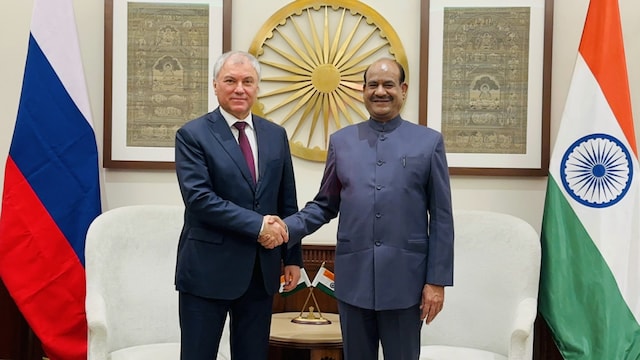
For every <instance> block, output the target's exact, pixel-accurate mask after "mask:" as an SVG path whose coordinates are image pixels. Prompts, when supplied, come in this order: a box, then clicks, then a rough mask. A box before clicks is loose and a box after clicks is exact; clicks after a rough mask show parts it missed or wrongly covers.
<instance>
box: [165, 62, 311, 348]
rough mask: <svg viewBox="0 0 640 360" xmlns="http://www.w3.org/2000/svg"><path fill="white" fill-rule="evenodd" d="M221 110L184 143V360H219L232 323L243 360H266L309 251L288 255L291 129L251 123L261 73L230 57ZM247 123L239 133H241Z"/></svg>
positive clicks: (292, 203) (195, 125)
mask: <svg viewBox="0 0 640 360" xmlns="http://www.w3.org/2000/svg"><path fill="white" fill-rule="evenodd" d="M213 77H214V80H213V86H214V89H215V93H216V96H217V98H218V103H219V105H220V106H219V107H218V108H217V109H216V110H214V111H212V112H210V113H208V114H205V115H203V116H201V117H199V118H197V119H195V120H192V121H190V122H188V123H187V124H185V125H184V126H183V127H182V128H181V129H180V130H178V132H177V134H176V146H175V154H176V173H177V176H178V183H179V185H180V191H181V193H182V198H183V201H184V204H185V213H184V227H183V229H182V233H181V235H180V241H179V244H178V256H177V265H176V278H175V283H176V289H177V290H178V291H179V316H180V328H181V332H182V336H181V355H180V357H181V359H182V360H200V359H202V360H213V359H215V358H216V354H217V351H218V347H219V345H220V338H221V334H222V331H223V326H224V323H225V319H226V317H227V314H229V318H230V321H231V324H230V327H231V356H232V359H234V360H266V359H267V356H268V347H269V329H270V324H271V309H272V304H273V294H274V293H275V292H276V291H277V290H278V288H279V285H280V282H279V279H280V273H281V265H282V264H283V263H284V274H285V277H286V279H288V281H289V284H288V285H286V287H285V291H288V290H291V289H292V288H293V287H294V286H295V285H296V284H297V283H298V279H299V278H300V266H302V252H301V247H300V244H299V243H298V244H296V245H295V246H292V247H289V248H288V249H287V246H286V244H284V246H283V245H282V244H283V243H284V242H286V241H287V239H288V238H287V232H286V230H285V228H284V224H283V223H282V222H281V221H279V219H277V220H272V221H267V220H268V219H270V217H269V216H266V215H267V214H274V215H277V216H280V217H285V216H288V215H291V214H293V213H295V212H296V211H297V210H298V209H297V200H296V188H295V181H294V176H293V166H292V161H291V153H290V150H289V142H288V138H287V134H286V132H285V129H284V128H282V127H281V126H278V125H276V124H274V123H272V122H270V121H267V120H265V119H263V118H260V117H258V116H256V115H252V114H251V107H252V105H253V103H254V102H255V100H256V97H257V92H258V82H259V80H260V65H259V63H258V61H257V60H256V59H255V57H253V56H252V55H251V54H248V53H245V52H231V53H225V54H223V55H222V56H221V57H220V59H218V61H217V62H216V64H215V65H214V70H213ZM236 123H237V124H236Z"/></svg>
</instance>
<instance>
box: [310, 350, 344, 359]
mask: <svg viewBox="0 0 640 360" xmlns="http://www.w3.org/2000/svg"><path fill="white" fill-rule="evenodd" d="M310 355H311V356H310V357H311V360H342V349H311V354H310Z"/></svg>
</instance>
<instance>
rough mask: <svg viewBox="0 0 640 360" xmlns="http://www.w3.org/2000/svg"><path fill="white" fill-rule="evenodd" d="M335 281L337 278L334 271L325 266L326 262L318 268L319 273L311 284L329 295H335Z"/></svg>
mask: <svg viewBox="0 0 640 360" xmlns="http://www.w3.org/2000/svg"><path fill="white" fill-rule="evenodd" d="M334 281H335V280H334V275H333V273H332V272H331V271H329V269H327V268H325V267H324V264H322V266H320V269H319V270H318V273H317V274H316V277H314V278H313V282H312V283H311V286H313V287H315V288H317V289H319V290H320V291H322V292H323V293H325V294H327V295H329V296H332V297H335V295H334V293H333V292H334V290H335V282H334Z"/></svg>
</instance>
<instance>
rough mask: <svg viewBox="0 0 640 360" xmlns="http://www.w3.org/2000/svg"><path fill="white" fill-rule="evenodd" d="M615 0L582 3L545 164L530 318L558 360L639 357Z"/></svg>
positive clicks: (636, 184) (638, 255)
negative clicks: (539, 320) (546, 333)
mask: <svg viewBox="0 0 640 360" xmlns="http://www.w3.org/2000/svg"><path fill="white" fill-rule="evenodd" d="M622 40H623V39H622V29H621V24H620V15H619V8H618V3H617V0H591V3H590V5H589V10H588V13H587V18H586V21H585V26H584V30H583V34H582V40H581V42H580V48H579V53H578V57H577V60H576V65H575V69H574V73H573V78H572V81H571V86H570V89H569V94H568V97H567V101H566V104H565V109H564V113H563V116H562V119H561V123H560V128H559V131H558V137H557V140H556V143H555V147H554V150H553V153H552V157H551V162H550V165H549V179H548V184H547V194H546V200H545V208H544V217H543V221H542V234H541V242H542V264H541V265H542V267H541V278H540V294H539V311H540V313H541V314H542V315H543V317H544V319H545V320H546V322H547V324H548V325H549V328H550V329H551V332H552V334H553V336H554V339H555V342H556V344H557V345H558V349H559V350H560V352H561V353H562V356H563V357H564V358H565V359H567V360H568V359H581V360H609V359H611V360H624V359H639V358H640V325H639V324H638V319H640V181H639V180H640V172H639V166H638V153H637V147H636V140H635V139H636V138H635V133H634V125H633V118H632V115H631V100H630V95H629V86H628V79H627V70H626V63H625V55H624V46H623V41H622Z"/></svg>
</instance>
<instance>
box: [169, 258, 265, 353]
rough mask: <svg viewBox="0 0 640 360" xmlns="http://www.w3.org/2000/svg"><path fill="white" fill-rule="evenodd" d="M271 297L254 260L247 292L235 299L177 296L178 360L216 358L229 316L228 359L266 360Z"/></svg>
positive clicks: (189, 295) (182, 293) (181, 293)
mask: <svg viewBox="0 0 640 360" xmlns="http://www.w3.org/2000/svg"><path fill="white" fill-rule="evenodd" d="M272 306H273V297H272V296H270V295H267V292H266V291H265V289H264V281H263V280H262V273H261V271H260V266H259V264H258V261H256V266H255V267H254V271H253V276H252V278H251V283H250V284H249V288H248V289H247V291H246V292H245V293H244V294H243V295H242V296H241V297H240V298H238V299H234V300H219V299H206V298H202V297H199V296H194V295H191V294H188V293H184V292H180V294H179V315H180V329H181V347H180V348H181V350H180V359H181V360H213V359H216V356H217V353H218V347H219V345H220V338H221V336H222V330H223V328H224V323H225V320H226V317H227V313H229V320H230V330H231V331H230V333H231V339H230V341H231V359H232V360H266V359H267V358H268V355H269V331H270V328H271V310H272Z"/></svg>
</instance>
